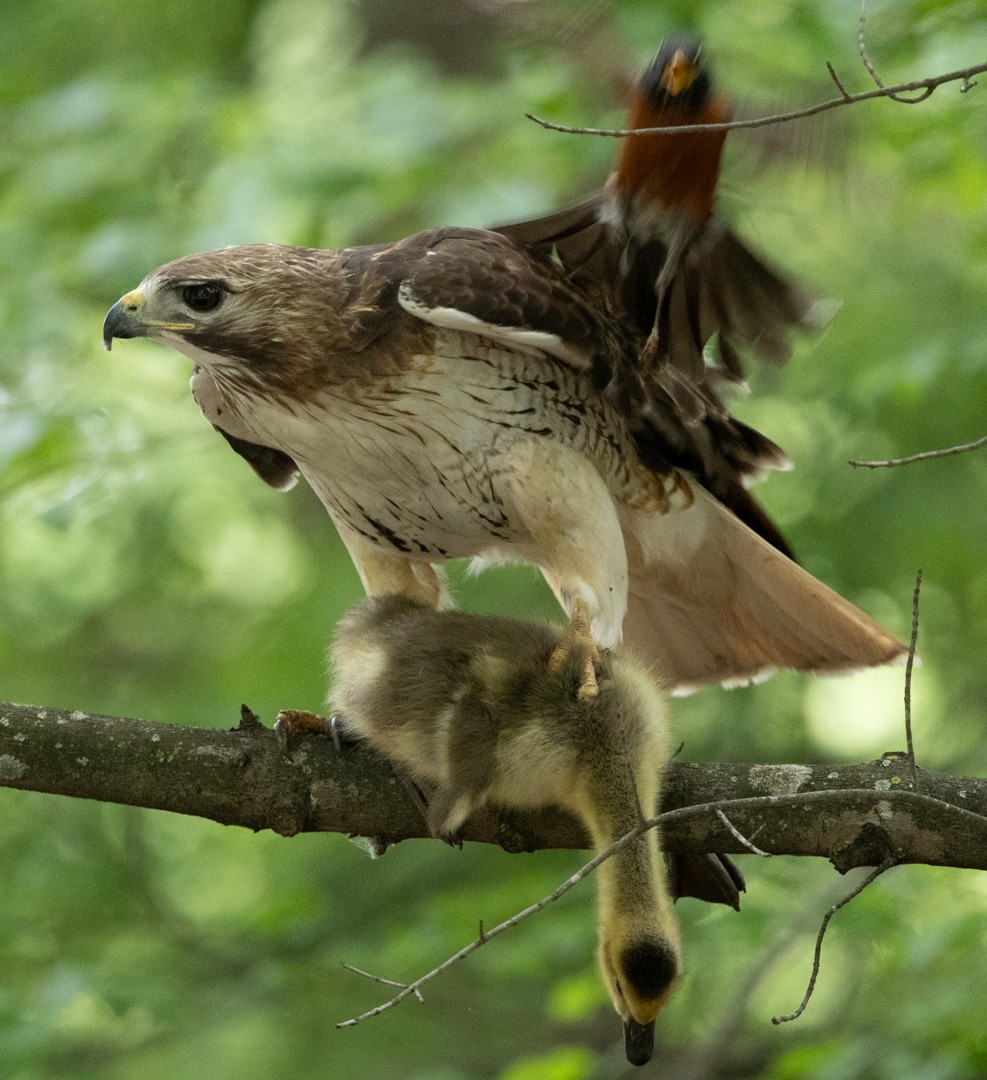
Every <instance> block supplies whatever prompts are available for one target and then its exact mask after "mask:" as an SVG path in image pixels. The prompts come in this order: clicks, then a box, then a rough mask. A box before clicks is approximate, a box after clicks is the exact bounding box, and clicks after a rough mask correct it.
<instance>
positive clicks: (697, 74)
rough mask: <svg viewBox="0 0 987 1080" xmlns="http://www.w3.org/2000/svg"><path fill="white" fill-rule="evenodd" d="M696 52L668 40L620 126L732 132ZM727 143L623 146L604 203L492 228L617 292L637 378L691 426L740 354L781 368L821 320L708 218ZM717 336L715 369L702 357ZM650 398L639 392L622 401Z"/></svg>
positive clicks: (737, 373)
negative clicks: (636, 350) (792, 338)
mask: <svg viewBox="0 0 987 1080" xmlns="http://www.w3.org/2000/svg"><path fill="white" fill-rule="evenodd" d="M731 116H732V109H731V106H730V103H729V101H728V100H727V98H726V97H725V96H724V95H723V94H720V93H717V92H716V90H715V89H714V86H713V81H712V78H711V76H710V73H709V68H708V66H707V63H706V56H705V49H704V46H703V43H702V41H701V40H700V39H699V38H697V37H695V36H693V35H688V34H674V35H669V36H668V37H667V38H666V39H665V40H664V41H663V42H662V45H661V48H660V49H659V50H658V53H657V55H656V56H655V58H654V60H653V61H652V62H651V63H650V64H649V65H648V67H647V69H646V70H645V72H644V74H643V75H642V76H641V77H640V78H639V79H638V80H637V81H636V82H635V83H634V86H633V90H632V92H631V101H630V106H629V109H628V114H627V123H626V127H627V128H628V129H632V130H638V129H641V128H651V127H680V126H685V125H690V126H691V125H695V124H716V123H723V122H726V121H729V120H730V119H731ZM726 134H727V133H726V131H722V130H721V131H701V132H685V133H664V134H653V135H630V136H626V137H625V138H624V139H623V140H622V142H621V146H620V150H619V152H618V155H617V161H616V165H615V169H614V171H613V173H612V175H611V176H610V178H609V180H608V181H607V184H606V187H605V189H604V191H603V192H601V193H600V194H598V195H596V196H593V197H591V198H590V199H588V200H586V201H585V202H583V203H580V204H579V205H578V206H576V207H573V208H571V209H570V210H566V211H562V212H560V213H557V214H552V215H550V216H549V217H545V218H540V219H534V220H532V221H526V222H519V223H516V224H513V225H509V226H503V227H501V228H500V229H499V231H502V232H504V233H506V234H507V235H508V236H510V237H511V238H512V239H514V240H516V241H518V242H520V243H524V244H527V245H530V246H533V247H537V248H540V249H542V250H554V251H555V252H556V253H557V255H558V257H559V258H561V260H562V261H563V263H564V264H565V265H566V266H567V267H568V269H569V270H570V272H571V273H572V274H573V275H574V276H578V277H579V278H581V279H583V280H588V281H590V282H592V281H594V279H595V280H596V282H597V284H598V286H599V287H600V288H603V289H606V290H612V291H613V292H615V293H616V297H617V301H618V304H619V307H620V308H621V309H622V312H623V316H624V317H625V318H626V319H629V320H631V321H633V322H634V324H635V325H636V326H637V328H638V329H639V331H640V332H641V333H643V334H645V335H647V336H646V339H645V344H644V346H643V348H642V350H641V358H640V360H641V364H640V371H639V374H640V377H641V379H642V380H643V381H644V382H645V383H648V382H650V381H655V380H656V381H657V382H658V383H659V384H660V386H661V387H662V389H663V390H664V391H665V392H666V393H667V394H668V395H669V396H670V397H671V398H672V399H673V400H674V401H675V403H676V406H677V407H678V408H679V410H680V411H681V412H682V413H683V414H686V415H690V416H691V417H692V418H693V419H694V420H699V419H701V418H702V417H704V416H705V415H707V414H708V413H709V412H710V411H711V410H712V411H713V412H715V411H716V409H717V402H718V399H717V398H716V395H715V393H707V392H706V391H707V390H714V389H715V384H716V382H717V381H718V379H720V378H722V377H726V378H729V379H740V378H742V377H743V366H742V362H741V355H742V354H743V353H745V352H753V353H755V354H757V355H758V356H760V357H761V358H762V359H764V360H767V361H769V362H771V363H776V364H780V363H783V362H785V361H786V360H787V359H788V357H789V355H790V344H789V334H790V331H791V330H793V329H797V328H808V327H811V326H813V325H815V323H816V322H817V320H818V313H819V310H820V309H819V306H818V305H817V303H816V302H815V301H814V299H813V298H812V297H811V296H809V294H808V293H807V292H806V291H805V290H804V289H803V288H802V287H801V286H800V285H798V284H796V283H795V282H793V281H791V280H788V279H787V278H785V277H784V276H782V275H781V274H780V273H778V272H777V271H775V270H773V269H772V268H771V267H769V266H768V265H767V264H766V263H765V262H764V261H763V260H762V259H761V258H760V257H759V256H757V255H756V254H754V253H753V252H752V251H751V250H750V248H749V247H747V245H746V244H745V243H744V242H743V241H742V240H741V239H740V238H739V237H738V236H737V234H736V233H735V232H734V231H733V230H732V229H731V228H730V227H729V226H728V225H727V224H726V223H725V222H724V221H722V220H721V219H720V218H718V217H717V216H716V214H715V212H714V210H715V198H716V186H717V181H718V178H719V173H720V162H721V157H722V153H723V144H724V142H725V140H726ZM714 336H716V337H717V339H718V341H717V344H718V350H719V356H720V360H721V363H722V367H721V368H720V369H718V370H710V369H709V368H708V367H707V364H706V362H705V359H704V349H705V347H706V345H707V344H708V343H709V342H710V340H711V339H712V338H713V337H714ZM617 393H618V396H619V395H620V394H621V393H626V394H628V395H629V396H630V397H632V398H634V397H640V396H641V395H642V394H644V395H645V396H647V394H648V387H647V386H645V388H644V389H643V390H642V388H641V387H639V386H637V385H633V384H632V385H630V386H627V387H624V388H619V387H618V388H617Z"/></svg>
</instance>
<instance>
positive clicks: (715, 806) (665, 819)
mask: <svg viewBox="0 0 987 1080" xmlns="http://www.w3.org/2000/svg"><path fill="white" fill-rule="evenodd" d="M848 796H865V797H867V798H869V799H874V800H875V801H876V802H881V803H891V804H894V803H896V802H898V803H904V804H905V805H908V804H910V803H911V804H913V805H914V804H916V803H917V804H928V805H934V806H937V807H940V808H942V809H945V810H947V811H949V812H950V813H952V814H955V815H956V816H957V817H958V818H959V819H960V820H968V821H972V822H975V823H976V824H978V825H980V826H981V827H984V826H987V817H985V816H983V815H981V814H977V813H974V812H973V811H972V810H965V809H964V808H963V807H961V806H956V805H954V804H953V803H949V802H946V801H944V800H943V799H935V798H933V797H932V796H930V795H922V794H920V793H918V792H915V791H902V790H900V789H894V790H889V791H884V790H882V791H879V792H878V791H874V790H871V789H869V788H842V789H839V790H836V791H807V792H803V793H802V794H801V795H799V794H793V795H759V796H755V797H753V798H743V799H722V800H719V801H717V802H711V803H702V804H699V805H696V806H683V807H680V808H679V809H678V810H669V811H667V812H666V813H664V814H660V815H659V816H658V817H656V818H652V819H651V820H650V821H643V822H641V824H639V825H638V826H637V827H636V828H634V829H632V830H631V831H630V832H629V833H627V834H626V835H625V836H622V837H621V838H620V839H619V840H617V841H615V842H614V843H613V844H611V846H610V847H608V848H607V849H606V850H605V851H601V852H600V853H599V855H596V856H595V857H594V858H593V859H591V860H590V861H589V862H588V863H586V864H585V865H584V866H583V867H581V868H580V869H579V870H577V871H576V873H574V874H573V875H572V876H571V877H569V878H567V879H566V880H565V881H564V882H563V883H562V884H561V885H560V886H559V887H558V888H557V889H555V891H554V892H552V893H550V894H549V895H548V896H546V897H543V898H542V899H541V900H539V901H538V902H537V903H535V904H531V905H529V906H528V907H526V908H525V909H524V910H523V911H519V912H518V913H517V914H516V915H512V916H511V918H509V919H506V920H505V921H504V922H502V923H499V924H498V925H497V926H495V927H494V928H493V929H492V930H486V931H485V930H484V929H483V927H482V924H481V927H480V936H479V937H477V938H475V939H474V940H473V941H471V942H470V943H469V944H468V945H465V946H464V947H463V948H462V949H460V950H459V951H458V952H457V953H455V954H453V955H452V956H450V957H448V958H447V959H446V960H444V961H443V962H442V963H441V964H439V966H438V967H435V968H433V969H432V970H431V971H428V972H426V973H425V974H424V975H422V976H421V977H420V978H418V979H415V981H414V982H411V983H406V984H401V983H394V985H395V986H402V987H403V988H402V989H401V991H400V992H399V993H397V994H395V995H394V997H392V998H391V999H390V1000H389V1001H385V1002H383V1003H382V1004H380V1005H378V1006H376V1007H375V1008H373V1009H369V1010H368V1011H367V1012H365V1013H361V1014H360V1015H359V1016H355V1017H353V1018H352V1019H350V1020H343V1021H340V1022H339V1023H338V1024H336V1027H337V1028H345V1027H353V1026H354V1025H355V1024H359V1023H360V1022H361V1021H363V1020H369V1019H371V1018H372V1017H374V1016H379V1015H380V1014H381V1013H382V1012H386V1011H387V1010H388V1009H391V1008H393V1007H394V1006H395V1005H397V1004H399V1003H400V1002H402V1001H403V1000H404V999H405V998H406V997H408V996H409V995H411V994H416V995H417V994H418V991H419V990H420V989H421V987H422V986H424V985H425V983H427V982H430V981H431V980H432V979H434V978H435V977H436V976H438V975H441V974H442V973H443V972H444V971H447V970H448V969H449V968H450V967H452V966H453V965H454V964H457V963H458V962H459V961H460V960H463V959H465V958H466V957H467V956H469V955H470V954H471V953H474V952H476V950H477V949H478V948H480V946H481V945H485V944H486V943H487V942H488V941H491V940H492V939H493V938H495V937H498V936H499V935H500V934H502V933H503V932H504V931H505V930H509V929H510V928H511V927H513V926H517V925H518V924H519V923H521V922H523V921H524V920H525V919H527V918H528V917H529V916H531V915H534V914H535V913H536V912H538V911H541V910H543V909H544V908H546V907H548V906H549V904H552V903H554V902H555V901H556V900H558V899H559V897H561V896H563V895H564V894H565V893H567V892H568V891H569V890H570V889H571V888H572V887H573V886H574V885H577V884H578V883H579V882H580V881H582V879H583V878H585V877H586V876H587V875H588V874H591V873H592V872H593V871H594V870H595V869H596V868H597V867H598V866H599V865H600V864H601V863H603V862H605V861H606V860H607V859H609V858H610V857H611V856H613V855H614V854H616V852H618V851H619V850H620V849H621V848H622V847H623V846H624V845H625V844H629V843H631V842H632V841H633V840H635V839H636V838H637V837H639V836H641V835H642V834H643V833H645V832H647V831H648V830H649V829H652V828H655V827H656V826H659V825H663V824H667V823H669V822H672V821H678V820H682V819H687V818H693V817H700V816H702V815H705V814H709V813H710V812H716V811H724V812H725V811H727V810H754V809H762V808H766V807H774V808H781V807H788V806H794V805H798V806H804V805H806V804H809V803H815V802H823V803H825V802H832V801H835V800H836V799H840V800H845V799H846V798H847V797H848ZM743 842H744V843H745V845H746V844H749V841H746V840H744V841H743ZM882 865H883V864H882ZM885 869H887V867H885ZM882 872H883V871H882ZM876 876H877V874H876V873H874V874H873V875H871V877H869V878H868V879H866V880H865V882H864V884H862V885H861V886H860V888H859V889H858V890H857V891H858V892H859V891H860V889H862V888H864V887H866V885H867V884H869V883H870V881H871V880H873V878H874V877H876ZM855 895H856V892H855V893H853V894H852V895H851V896H849V897H847V899H846V900H844V901H842V902H841V904H839V905H837V907H836V908H834V909H833V911H836V910H838V909H839V907H842V905H843V904H844V903H847V902H848V901H849V900H852V899H853V896H855ZM831 916H832V912H831V913H830V915H829V916H828V917H827V921H828V918H829V917H831ZM824 926H825V924H824ZM821 940H822V939H821V935H820V940H819V942H817V946H816V952H817V957H818V951H819V948H820V947H821ZM804 1006H805V1003H804V1002H803V1008H804ZM788 1019H791V1018H788ZM778 1022H780V1021H778Z"/></svg>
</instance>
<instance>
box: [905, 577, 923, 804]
mask: <svg viewBox="0 0 987 1080" xmlns="http://www.w3.org/2000/svg"><path fill="white" fill-rule="evenodd" d="M921 591H922V571H921V569H920V570H919V572H918V574H917V575H916V577H915V592H914V593H913V595H912V640H911V641H910V642H909V645H908V660H907V662H906V664H905V741H906V743H907V750H908V759H909V761H910V762H911V764H912V787H913V788H916V789H917V788H918V771H917V769H916V768H915V747H914V745H913V744H912V667H913V666H914V664H915V646H916V644H917V643H918V596H919V593H920V592H921Z"/></svg>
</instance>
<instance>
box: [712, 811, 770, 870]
mask: <svg viewBox="0 0 987 1080" xmlns="http://www.w3.org/2000/svg"><path fill="white" fill-rule="evenodd" d="M716 816H717V817H718V818H719V819H720V821H722V822H723V824H724V826H725V827H726V828H727V830H728V831H729V833H730V835H731V836H732V837H733V838H734V840H736V841H737V843H738V844H743V845H744V847H745V848H747V850H748V851H749V852H751V854H753V855H761V856H762V857H763V858H765V859H770V858H771V852H770V851H762V850H761V849H760V848H759V847H757V845H755V844H752V843H751V841H750V840H748V839H747V837H746V836H744V834H743V833H742V832H741V831H740V830H739V829H738V828H737V826H736V825H734V823H733V822H732V821H731V820H730V819H729V818H728V817H727V816H726V814H724V813H723V811H722V810H720V809H719V808H717V811H716Z"/></svg>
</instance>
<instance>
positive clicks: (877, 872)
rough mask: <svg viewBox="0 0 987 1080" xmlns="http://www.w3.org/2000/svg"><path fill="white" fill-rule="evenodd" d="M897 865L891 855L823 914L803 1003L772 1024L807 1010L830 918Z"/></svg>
mask: <svg viewBox="0 0 987 1080" xmlns="http://www.w3.org/2000/svg"><path fill="white" fill-rule="evenodd" d="M894 865H895V862H894V859H892V858H891V856H890V855H889V856H888V857H887V858H886V859H885V860H884V862H882V863H881V865H880V866H877V867H875V868H874V869H873V870H872V871H871V872H870V873H869V874H867V876H866V877H863V878H861V880H860V881H859V882H858V883H857V885H856V887H855V888H854V889H852V890H851V891H850V892H849V893H847V895H846V896H844V897H843V899H842V900H838V901H837V902H836V903H835V904H834V905H833V906H832V907H831V908H830V909H829V911H827V912H826V914H825V915H824V916H823V920H822V923H821V924H820V926H819V933H818V934H817V935H816V951H815V954H814V956H813V958H812V974H811V975H810V976H809V985H808V986H807V987H806V988H805V997H803V998H802V1004H801V1005H799V1007H798V1008H797V1009H796V1010H795V1012H793V1013H788V1015H787V1016H772V1017H771V1023H772V1024H786V1023H788V1021H789V1020H797V1019H798V1018H799V1017H800V1016H801V1015H802V1013H803V1012H805V1007H806V1005H808V1004H809V998H811V997H812V991H813V990H815V988H816V979H817V978H818V976H819V957H820V955H821V953H822V943H823V938H824V937H825V936H826V927H828V926H829V920H830V919H831V918H832V917H833V916H834V915H835V914H836V913H837V912H838V911H839V910H840V908H842V907H846V905H847V904H849V903H850V901H851V900H855V899H856V898H857V897H858V896H859V895H860V894H861V893H862V892H863V891H864V889H866V888H867V886H868V885H870V884H871V883H872V882H873V881H876V880H877V878H879V877H880V876H881V874H883V873H884V872H885V870H890V869H891V867H892V866H894Z"/></svg>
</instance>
